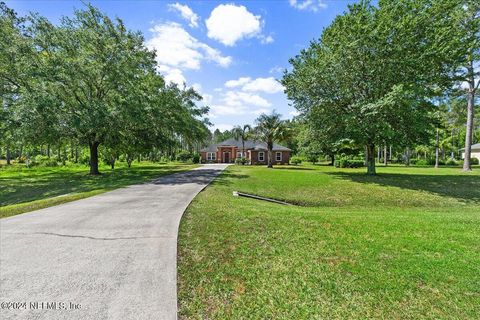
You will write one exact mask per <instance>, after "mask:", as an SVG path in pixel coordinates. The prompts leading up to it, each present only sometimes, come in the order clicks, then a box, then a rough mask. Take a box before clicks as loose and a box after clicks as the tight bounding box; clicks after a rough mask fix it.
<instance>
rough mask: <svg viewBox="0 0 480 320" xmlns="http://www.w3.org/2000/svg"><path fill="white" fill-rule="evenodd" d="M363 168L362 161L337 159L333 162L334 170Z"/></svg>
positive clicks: (363, 163)
mask: <svg viewBox="0 0 480 320" xmlns="http://www.w3.org/2000/svg"><path fill="white" fill-rule="evenodd" d="M364 166H365V162H364V161H363V160H351V159H339V160H336V161H335V168H361V167H364Z"/></svg>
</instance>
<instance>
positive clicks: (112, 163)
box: [110, 157, 115, 170]
mask: <svg viewBox="0 0 480 320" xmlns="http://www.w3.org/2000/svg"><path fill="white" fill-rule="evenodd" d="M110 167H111V168H112V170H113V169H115V157H112V158H111V159H110Z"/></svg>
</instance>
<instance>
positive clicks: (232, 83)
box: [225, 77, 252, 88]
mask: <svg viewBox="0 0 480 320" xmlns="http://www.w3.org/2000/svg"><path fill="white" fill-rule="evenodd" d="M250 81H252V79H251V78H250V77H240V78H238V80H229V81H227V82H225V87H227V88H235V87H240V86H243V85H246V84H247V83H249V82H250Z"/></svg>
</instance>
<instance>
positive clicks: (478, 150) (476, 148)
mask: <svg viewBox="0 0 480 320" xmlns="http://www.w3.org/2000/svg"><path fill="white" fill-rule="evenodd" d="M460 151H462V159H465V149H460ZM472 158H477V159H478V161H479V162H480V143H477V144H472Z"/></svg>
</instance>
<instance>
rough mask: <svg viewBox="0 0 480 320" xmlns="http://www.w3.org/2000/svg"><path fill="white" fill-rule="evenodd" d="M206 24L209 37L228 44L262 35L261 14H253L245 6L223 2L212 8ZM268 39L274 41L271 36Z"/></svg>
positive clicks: (232, 44) (231, 44)
mask: <svg viewBox="0 0 480 320" xmlns="http://www.w3.org/2000/svg"><path fill="white" fill-rule="evenodd" d="M205 24H206V26H207V30H208V33H207V35H208V37H209V38H211V39H215V40H217V41H220V42H221V43H223V44H224V45H226V46H234V45H235V43H236V42H237V41H239V40H241V39H243V38H252V37H260V38H261V37H262V35H261V31H262V21H261V16H259V15H254V14H252V13H251V12H249V11H248V10H247V8H245V7H244V6H236V5H234V4H221V5H219V6H217V7H216V8H215V9H213V10H212V12H211V13H210V17H209V18H208V19H207V20H206V21H205ZM263 37H264V36H263ZM266 39H268V41H269V42H268V43H270V42H272V41H273V38H272V37H271V36H268V37H266Z"/></svg>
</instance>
